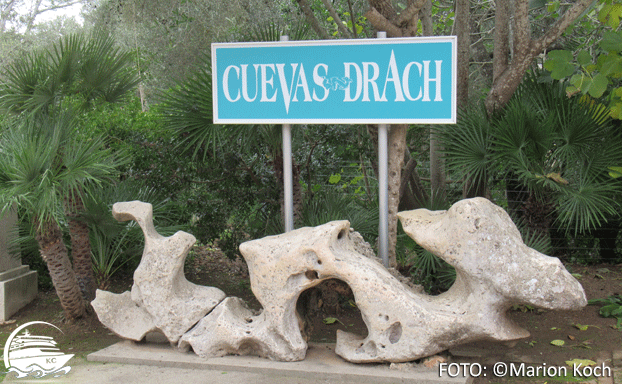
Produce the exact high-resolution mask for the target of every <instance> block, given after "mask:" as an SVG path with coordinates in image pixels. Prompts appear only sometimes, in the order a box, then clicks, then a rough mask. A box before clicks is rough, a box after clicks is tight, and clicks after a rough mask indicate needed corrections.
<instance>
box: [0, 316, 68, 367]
mask: <svg viewBox="0 0 622 384" xmlns="http://www.w3.org/2000/svg"><path fill="white" fill-rule="evenodd" d="M35 325H44V326H48V327H52V328H55V329H57V330H58V331H60V332H61V333H62V332H63V331H61V330H60V329H59V328H58V327H57V326H55V325H53V324H50V323H46V322H44V321H32V322H29V323H26V324H23V325H21V326H19V327H17V329H15V331H13V333H11V335H10V336H9V338H8V339H7V341H6V344H5V345H4V365H5V366H6V367H7V368H8V372H7V373H9V372H15V373H16V374H17V378H18V379H21V378H24V377H27V376H32V377H35V378H40V377H44V376H48V375H52V376H53V377H59V376H61V375H65V374H67V373H68V372H69V371H70V370H71V367H69V366H67V367H65V366H64V365H65V364H66V363H67V362H68V361H69V359H71V358H72V357H73V356H74V355H67V354H65V353H63V352H61V351H60V350H59V349H58V348H57V347H56V341H54V339H53V338H52V337H50V336H36V335H33V334H31V333H30V332H29V330H28V329H27V327H32V326H35ZM22 330H24V331H23V332H22V333H21V334H20V331H22Z"/></svg>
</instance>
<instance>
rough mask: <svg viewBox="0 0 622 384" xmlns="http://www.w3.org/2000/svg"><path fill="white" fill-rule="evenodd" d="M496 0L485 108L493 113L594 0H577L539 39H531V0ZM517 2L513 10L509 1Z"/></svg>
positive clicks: (505, 101)
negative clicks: (536, 58)
mask: <svg viewBox="0 0 622 384" xmlns="http://www.w3.org/2000/svg"><path fill="white" fill-rule="evenodd" d="M513 1H514V0H497V2H496V7H497V8H496V12H495V35H494V58H493V82H492V87H491V89H490V92H489V93H488V95H487V96H486V109H487V110H488V113H489V114H490V113H492V112H493V111H494V110H495V109H498V108H501V107H503V106H504V105H505V104H506V103H507V102H508V101H509V100H510V98H511V97H512V95H513V94H514V91H516V88H518V85H519V84H520V82H521V81H522V79H523V75H524V74H525V72H526V71H527V69H528V68H529V66H530V65H531V63H532V62H533V60H534V58H535V57H536V56H537V55H539V54H541V53H542V52H544V50H545V49H546V48H547V47H548V46H549V45H550V44H551V43H553V42H554V41H555V40H557V39H558V38H559V37H560V36H561V35H562V33H564V31H565V30H566V29H567V28H568V27H569V26H571V25H572V23H574V21H575V20H576V19H577V18H579V16H581V14H582V13H583V12H584V11H585V10H586V9H587V8H588V7H589V6H590V5H591V4H592V3H593V0H578V1H576V2H575V3H574V4H573V5H572V7H571V8H570V9H568V10H567V11H566V12H565V13H564V14H563V15H562V16H561V17H560V18H559V19H557V21H556V22H555V24H553V25H552V26H551V27H550V28H549V29H548V30H547V31H546V32H545V33H544V35H542V37H540V38H539V39H537V40H532V39H531V36H530V25H529V3H528V2H527V1H517V2H515V3H514V2H513ZM511 4H514V5H515V6H514V14H513V15H512V12H511V11H512V10H511V7H510V5H511ZM510 23H513V24H512V26H513V28H512V35H513V37H514V38H513V45H512V47H513V49H512V56H511V61H510V60H509V59H510Z"/></svg>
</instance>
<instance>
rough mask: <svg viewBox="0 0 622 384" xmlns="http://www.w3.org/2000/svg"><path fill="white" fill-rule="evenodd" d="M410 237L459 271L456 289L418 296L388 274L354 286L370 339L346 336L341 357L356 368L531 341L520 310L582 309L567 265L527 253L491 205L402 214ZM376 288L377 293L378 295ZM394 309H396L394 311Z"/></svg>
mask: <svg viewBox="0 0 622 384" xmlns="http://www.w3.org/2000/svg"><path fill="white" fill-rule="evenodd" d="M398 216H399V217H400V220H401V221H402V226H403V227H404V230H405V231H406V233H407V234H408V235H409V236H411V237H412V238H413V239H414V240H415V241H417V242H418V243H419V244H420V245H422V246H423V247H424V248H426V249H428V250H429V251H431V252H433V253H434V254H436V255H438V256H439V257H441V258H443V259H444V260H445V261H447V262H448V263H450V264H451V265H453V266H454V267H455V268H456V274H457V278H456V283H455V284H454V286H453V287H452V288H451V289H450V290H449V291H447V292H445V293H444V294H442V295H439V296H434V297H432V296H428V295H425V294H414V295H413V294H411V292H405V291H403V290H402V288H401V287H400V286H399V285H397V284H395V283H393V282H387V281H384V279H383V278H381V276H382V274H377V276H376V277H374V276H369V277H368V276H365V277H363V276H361V279H362V280H365V281H367V287H366V288H364V290H363V292H364V294H365V296H364V297H363V298H362V299H361V298H360V296H361V295H360V293H361V288H362V287H359V286H357V284H356V283H354V285H353V284H352V283H351V282H350V281H349V280H346V282H348V284H350V286H351V288H352V290H353V292H354V294H355V297H356V301H357V306H358V307H359V308H360V309H361V312H362V313H363V319H364V320H365V322H366V324H367V326H368V329H369V335H368V336H367V337H366V338H364V339H363V338H361V337H358V336H356V335H351V334H347V333H345V332H338V334H337V348H336V352H337V354H339V355H340V356H342V357H343V358H344V359H346V360H349V361H352V362H375V361H391V362H400V361H408V360H413V359H417V358H420V357H424V356H429V355H432V354H434V353H437V352H440V351H442V350H444V349H447V348H449V347H451V346H454V345H458V344H461V343H465V342H470V341H474V340H479V339H489V340H490V339H492V340H515V339H519V338H524V337H527V336H529V332H528V331H526V330H524V329H522V328H520V327H518V326H517V325H516V324H514V323H512V322H511V321H510V320H509V319H508V318H507V317H506V311H507V310H508V309H509V308H510V307H511V306H512V305H513V304H520V303H525V304H531V305H535V306H539V307H544V308H550V309H579V308H581V307H583V306H585V305H586V304H587V301H586V298H585V293H584V291H583V288H582V287H581V284H580V283H579V282H578V281H577V280H576V279H575V278H574V277H572V276H571V275H570V274H569V273H568V272H567V271H566V269H565V268H564V267H563V265H562V264H561V262H560V261H559V260H558V259H556V258H552V257H549V256H545V255H543V254H540V253H538V252H536V251H535V250H533V249H531V248H529V247H527V246H526V245H525V244H524V243H523V241H522V239H521V236H520V232H519V231H518V229H517V228H516V226H515V225H514V224H513V223H512V221H511V219H510V218H509V216H508V215H507V213H506V212H505V211H504V210H503V209H501V208H500V207H497V206H495V205H494V204H492V203H491V202H490V201H488V200H486V199H483V198H476V199H469V200H463V201H460V202H458V203H456V204H455V205H454V206H453V207H451V208H450V209H449V210H448V211H441V212H430V211H428V210H415V211H410V212H401V213H399V214H398ZM374 288H376V289H374ZM387 303H391V304H387Z"/></svg>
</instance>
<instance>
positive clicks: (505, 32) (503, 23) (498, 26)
mask: <svg viewBox="0 0 622 384" xmlns="http://www.w3.org/2000/svg"><path fill="white" fill-rule="evenodd" d="M509 25H510V10H509V6H508V0H499V1H497V9H496V11H495V31H494V42H495V43H494V47H493V63H492V67H493V69H492V72H493V75H492V77H493V79H497V78H499V77H500V76H501V74H502V73H503V72H504V71H505V70H506V69H507V67H508V63H509V56H510V47H509V42H508V36H509V34H510V28H509Z"/></svg>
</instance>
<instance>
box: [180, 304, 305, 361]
mask: <svg viewBox="0 0 622 384" xmlns="http://www.w3.org/2000/svg"><path fill="white" fill-rule="evenodd" d="M189 347H192V350H193V351H194V352H195V353H196V354H197V355H199V356H201V357H216V356H225V355H232V354H234V355H256V356H261V357H266V358H269V359H273V360H279V361H297V360H302V359H303V358H304V355H305V353H304V352H305V351H304V350H302V349H300V350H296V349H295V347H294V346H293V345H290V344H288V343H287V341H285V340H283V339H282V338H281V337H280V334H279V333H278V331H276V330H275V328H274V327H273V326H272V323H271V321H270V319H269V316H268V317H267V316H266V312H263V313H261V314H259V315H257V316H255V315H254V314H253V312H252V311H251V310H250V309H249V308H248V307H247V306H246V303H244V301H243V300H242V299H239V298H237V297H228V298H226V299H225V300H223V302H222V303H220V304H219V305H218V306H217V307H216V308H215V309H214V310H213V311H212V312H211V313H210V314H209V315H207V316H206V317H204V318H203V319H201V321H199V323H198V324H197V325H196V326H195V327H194V328H193V329H191V330H190V331H189V332H188V333H186V334H185V335H183V336H182V338H181V339H180V341H179V348H180V349H181V350H182V351H186V350H188V349H189Z"/></svg>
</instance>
